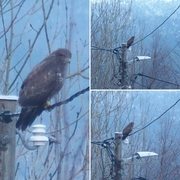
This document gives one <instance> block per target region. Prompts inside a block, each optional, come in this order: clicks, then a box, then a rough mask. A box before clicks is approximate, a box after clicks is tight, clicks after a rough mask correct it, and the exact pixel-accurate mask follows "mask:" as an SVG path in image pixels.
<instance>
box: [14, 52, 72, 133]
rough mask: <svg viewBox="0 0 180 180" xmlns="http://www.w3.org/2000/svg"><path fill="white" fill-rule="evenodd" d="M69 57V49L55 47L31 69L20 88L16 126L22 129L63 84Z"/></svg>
mask: <svg viewBox="0 0 180 180" xmlns="http://www.w3.org/2000/svg"><path fill="white" fill-rule="evenodd" d="M70 59H71V52H70V51H69V50H67V49H57V50H56V51H54V52H53V53H52V54H50V55H49V56H48V57H46V58H45V59H44V60H43V61H41V62H40V63H39V64H38V65H36V66H35V67H34V68H33V69H32V71H31V72H30V73H29V75H28V76H27V77H26V79H25V80H24V82H23V84H22V86H21V89H20V93H19V99H18V102H19V105H20V106H21V107H22V109H21V113H20V116H19V119H18V121H17V123H16V128H18V129H21V130H22V131H24V130H25V129H26V128H27V127H28V126H30V125H31V124H32V123H33V121H34V120H35V119H36V117H37V116H39V115H40V114H41V113H42V112H43V110H44V109H46V108H47V106H48V101H49V100H50V99H51V98H52V97H53V96H54V95H55V94H57V93H58V92H59V91H60V89H61V88H62V86H63V82H64V79H65V74H66V69H67V65H68V63H69V62H70ZM49 105H50V104H49Z"/></svg>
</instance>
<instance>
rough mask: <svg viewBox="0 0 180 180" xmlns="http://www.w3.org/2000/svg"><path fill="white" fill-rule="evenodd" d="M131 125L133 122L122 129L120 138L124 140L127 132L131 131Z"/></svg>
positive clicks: (127, 134)
mask: <svg viewBox="0 0 180 180" xmlns="http://www.w3.org/2000/svg"><path fill="white" fill-rule="evenodd" d="M133 126H134V122H131V123H129V124H128V125H127V126H126V127H125V128H124V129H123V137H122V140H125V139H126V138H127V137H128V136H129V134H130V133H131V132H132V129H133Z"/></svg>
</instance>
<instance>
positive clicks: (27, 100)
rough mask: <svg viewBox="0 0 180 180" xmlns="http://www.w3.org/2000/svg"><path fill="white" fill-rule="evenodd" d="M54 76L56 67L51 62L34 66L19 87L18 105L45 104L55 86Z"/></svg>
mask: <svg viewBox="0 0 180 180" xmlns="http://www.w3.org/2000/svg"><path fill="white" fill-rule="evenodd" d="M56 76H57V70H56V65H55V64H53V63H51V61H45V62H43V63H40V64H39V65H38V66H36V67H35V68H34V69H33V70H32V71H31V73H30V74H29V75H28V76H27V78H26V79H25V80H24V82H23V84H22V86H21V90H20V94H19V104H20V105H21V106H22V107H28V106H39V105H40V104H42V103H45V102H46V101H47V99H48V97H49V96H50V94H51V92H52V91H53V89H54V88H55V86H56Z"/></svg>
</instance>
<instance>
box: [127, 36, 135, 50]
mask: <svg viewBox="0 0 180 180" xmlns="http://www.w3.org/2000/svg"><path fill="white" fill-rule="evenodd" d="M134 38H135V37H134V36H132V37H131V38H130V39H129V40H128V41H127V48H129V47H130V46H131V45H132V44H133V42H134Z"/></svg>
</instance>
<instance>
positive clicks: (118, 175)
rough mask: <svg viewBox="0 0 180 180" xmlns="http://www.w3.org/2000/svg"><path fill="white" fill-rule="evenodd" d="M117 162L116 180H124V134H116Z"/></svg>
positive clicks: (115, 169)
mask: <svg viewBox="0 0 180 180" xmlns="http://www.w3.org/2000/svg"><path fill="white" fill-rule="evenodd" d="M114 155H115V158H116V162H115V167H114V173H115V177H114V180H122V163H121V160H122V132H115V152H114Z"/></svg>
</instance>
